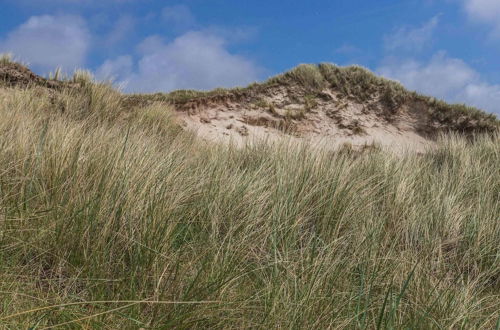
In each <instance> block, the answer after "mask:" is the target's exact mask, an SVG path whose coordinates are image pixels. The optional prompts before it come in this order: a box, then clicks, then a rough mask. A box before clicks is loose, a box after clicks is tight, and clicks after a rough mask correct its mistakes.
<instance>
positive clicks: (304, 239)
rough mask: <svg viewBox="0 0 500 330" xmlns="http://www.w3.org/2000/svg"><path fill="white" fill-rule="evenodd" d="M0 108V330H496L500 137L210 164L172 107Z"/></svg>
mask: <svg viewBox="0 0 500 330" xmlns="http://www.w3.org/2000/svg"><path fill="white" fill-rule="evenodd" d="M73 81H74V83H78V84H80V86H81V88H78V89H74V88H68V89H63V90H58V91H53V90H47V89H44V88H35V87H33V88H21V89H19V88H4V89H0V100H2V101H1V102H0V327H1V328H7V329H19V328H31V329H45V328H55V327H65V328H70V329H71V328H75V329H79V328H86V329H90V328H110V329H118V328H120V329H129V328H132V329H133V328H143V329H166V328H172V327H174V328H181V329H182V328H263V329H268V328H285V329H288V328H298V329H299V328H314V329H322V328H348V329H374V328H375V329H386V328H405V329H408V328H416V329H450V328H457V329H458V328H477V329H493V328H495V327H497V328H498V327H499V326H500V318H499V313H498V311H499V310H500V244H499V242H500V221H499V215H500V171H499V166H498V164H500V137H499V135H498V133H493V134H488V135H477V136H474V137H473V138H472V139H471V138H470V137H468V138H464V137H461V136H459V135H454V134H451V135H447V136H442V137H441V138H440V141H439V146H438V147H437V148H436V149H432V150H429V151H428V152H427V153H425V154H417V153H411V152H409V153H407V154H402V155H398V154H393V153H387V152H385V151H383V150H380V149H378V148H370V149H369V150H366V151H364V152H357V151H353V150H351V149H349V148H348V147H346V148H344V149H342V150H339V151H338V152H331V151H328V152H327V151H321V150H317V149H310V148H308V146H307V144H303V145H290V144H287V143H286V142H283V143H276V144H272V145H271V144H267V145H266V144H254V145H248V146H247V147H245V148H234V147H232V146H226V145H216V144H213V145H210V144H200V143H198V141H197V140H196V138H195V137H194V136H192V135H191V134H189V133H187V132H184V131H183V130H181V129H180V128H179V127H178V125H177V124H176V123H175V121H174V120H173V118H172V115H171V113H170V112H169V111H168V105H166V104H151V105H147V106H144V107H140V108H131V109H129V110H128V111H124V110H123V107H122V104H123V97H122V95H121V94H120V93H119V92H117V91H115V90H114V89H113V88H111V87H110V86H108V85H105V84H100V83H95V82H93V81H91V79H90V77H89V76H88V75H87V74H85V73H82V72H80V73H78V74H77V75H76V76H75V77H74V79H73Z"/></svg>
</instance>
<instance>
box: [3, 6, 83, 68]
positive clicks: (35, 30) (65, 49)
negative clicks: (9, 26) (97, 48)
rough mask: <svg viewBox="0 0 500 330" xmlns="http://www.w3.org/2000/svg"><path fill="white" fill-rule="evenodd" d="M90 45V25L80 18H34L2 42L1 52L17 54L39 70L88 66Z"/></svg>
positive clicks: (66, 16)
mask: <svg viewBox="0 0 500 330" xmlns="http://www.w3.org/2000/svg"><path fill="white" fill-rule="evenodd" d="M89 46H90V33H89V31H88V29H87V25H86V22H85V21H84V20H83V19H82V18H81V17H79V16H68V15H61V16H49V15H45V16H33V17H31V18H30V19H28V21H26V22H25V23H24V24H22V25H20V26H19V27H17V28H16V29H15V30H14V31H12V32H10V33H9V34H8V35H7V37H6V38H5V39H4V40H0V52H10V53H13V54H15V56H16V57H18V58H20V59H21V60H22V61H24V62H28V63H29V64H30V65H31V67H32V68H34V69H35V70H41V71H44V72H46V71H48V70H53V69H55V68H56V67H59V66H60V67H62V68H63V69H65V70H68V71H71V70H73V69H75V68H77V67H81V66H83V65H84V64H85V59H86V55H87V52H88V50H89Z"/></svg>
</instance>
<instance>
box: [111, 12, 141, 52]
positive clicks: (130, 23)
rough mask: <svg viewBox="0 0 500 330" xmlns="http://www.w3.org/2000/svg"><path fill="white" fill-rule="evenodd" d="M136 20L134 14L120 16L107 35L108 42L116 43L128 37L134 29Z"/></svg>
mask: <svg viewBox="0 0 500 330" xmlns="http://www.w3.org/2000/svg"><path fill="white" fill-rule="evenodd" d="M135 25H136V20H135V18H133V17H132V16H126V15H125V16H122V17H120V18H119V19H118V20H117V21H116V23H115V25H114V26H113V28H112V29H111V31H110V32H109V34H108V35H107V37H106V44H108V45H115V44H117V43H119V42H121V41H123V40H125V39H126V38H127V36H128V35H129V34H130V33H131V32H132V31H133V30H134V27H135Z"/></svg>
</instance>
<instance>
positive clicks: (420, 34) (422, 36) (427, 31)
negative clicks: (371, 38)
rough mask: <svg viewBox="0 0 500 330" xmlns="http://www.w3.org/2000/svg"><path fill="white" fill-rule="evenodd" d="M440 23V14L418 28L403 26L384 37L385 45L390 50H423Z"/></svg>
mask: <svg viewBox="0 0 500 330" xmlns="http://www.w3.org/2000/svg"><path fill="white" fill-rule="evenodd" d="M438 24H439V16H435V17H433V18H432V19H431V20H429V21H428V22H426V23H425V24H423V25H422V26H420V27H418V28H409V27H402V28H399V29H398V30H396V31H395V32H394V33H392V34H391V35H387V36H385V38H384V45H385V48H386V50H388V51H396V50H397V51H421V50H422V49H423V48H424V47H425V46H427V45H428V44H429V43H430V42H431V40H432V37H433V34H434V31H435V30H436V28H437V26H438Z"/></svg>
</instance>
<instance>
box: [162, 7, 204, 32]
mask: <svg viewBox="0 0 500 330" xmlns="http://www.w3.org/2000/svg"><path fill="white" fill-rule="evenodd" d="M162 18H163V19H164V20H165V21H166V22H167V23H170V24H172V25H174V26H175V27H176V28H186V27H190V26H193V25H195V24H196V19H195V17H194V15H193V13H192V12H191V9H189V7H188V6H186V5H175V6H170V7H165V8H163V10H162Z"/></svg>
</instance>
